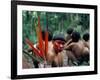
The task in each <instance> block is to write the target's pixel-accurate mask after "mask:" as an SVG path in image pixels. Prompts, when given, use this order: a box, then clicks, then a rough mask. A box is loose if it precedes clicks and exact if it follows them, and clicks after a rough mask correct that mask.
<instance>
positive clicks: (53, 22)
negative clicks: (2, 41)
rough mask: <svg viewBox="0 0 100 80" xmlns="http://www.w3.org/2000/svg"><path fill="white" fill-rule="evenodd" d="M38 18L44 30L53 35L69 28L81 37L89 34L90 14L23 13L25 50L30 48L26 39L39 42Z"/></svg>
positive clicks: (64, 31)
mask: <svg viewBox="0 0 100 80" xmlns="http://www.w3.org/2000/svg"><path fill="white" fill-rule="evenodd" d="M38 16H39V17H40V24H41V28H42V30H46V28H47V26H48V30H49V31H50V32H51V33H52V34H53V35H55V34H57V33H64V34H66V30H67V28H69V27H72V28H74V29H75V30H76V31H78V32H80V34H81V36H82V35H83V34H84V33H85V32H89V19H90V16H89V14H80V13H60V12H39V11H26V10H24V11H22V26H23V49H26V48H28V46H27V44H25V42H24V41H25V39H26V38H28V39H29V40H31V41H32V42H34V43H36V42H37V35H36V27H37V26H38Z"/></svg>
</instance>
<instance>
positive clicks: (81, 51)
mask: <svg viewBox="0 0 100 80" xmlns="http://www.w3.org/2000/svg"><path fill="white" fill-rule="evenodd" d="M65 49H66V50H71V51H72V55H73V56H72V57H71V58H72V59H73V60H75V59H77V60H79V59H80V58H81V57H82V58H84V57H86V56H89V50H88V49H87V48H86V47H85V46H84V43H83V41H81V40H79V41H78V42H72V43H70V44H69V45H67V46H66V47H65ZM69 58H70V57H69Z"/></svg>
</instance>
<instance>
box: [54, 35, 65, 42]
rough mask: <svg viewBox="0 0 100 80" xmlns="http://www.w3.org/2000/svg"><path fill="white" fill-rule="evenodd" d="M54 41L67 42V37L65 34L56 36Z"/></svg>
mask: <svg viewBox="0 0 100 80" xmlns="http://www.w3.org/2000/svg"><path fill="white" fill-rule="evenodd" d="M53 40H54V41H55V40H62V41H64V42H65V36H64V34H56V35H55V36H54V37H53Z"/></svg>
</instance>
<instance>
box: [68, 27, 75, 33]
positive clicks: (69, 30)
mask: <svg viewBox="0 0 100 80" xmlns="http://www.w3.org/2000/svg"><path fill="white" fill-rule="evenodd" d="M73 31H74V29H73V28H68V29H67V31H66V32H67V34H72V32H73Z"/></svg>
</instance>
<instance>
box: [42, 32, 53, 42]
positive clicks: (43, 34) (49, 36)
mask: <svg viewBox="0 0 100 80" xmlns="http://www.w3.org/2000/svg"><path fill="white" fill-rule="evenodd" d="M45 33H46V31H42V38H43V40H44V41H45ZM51 40H52V34H51V33H50V31H48V41H51Z"/></svg>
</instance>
